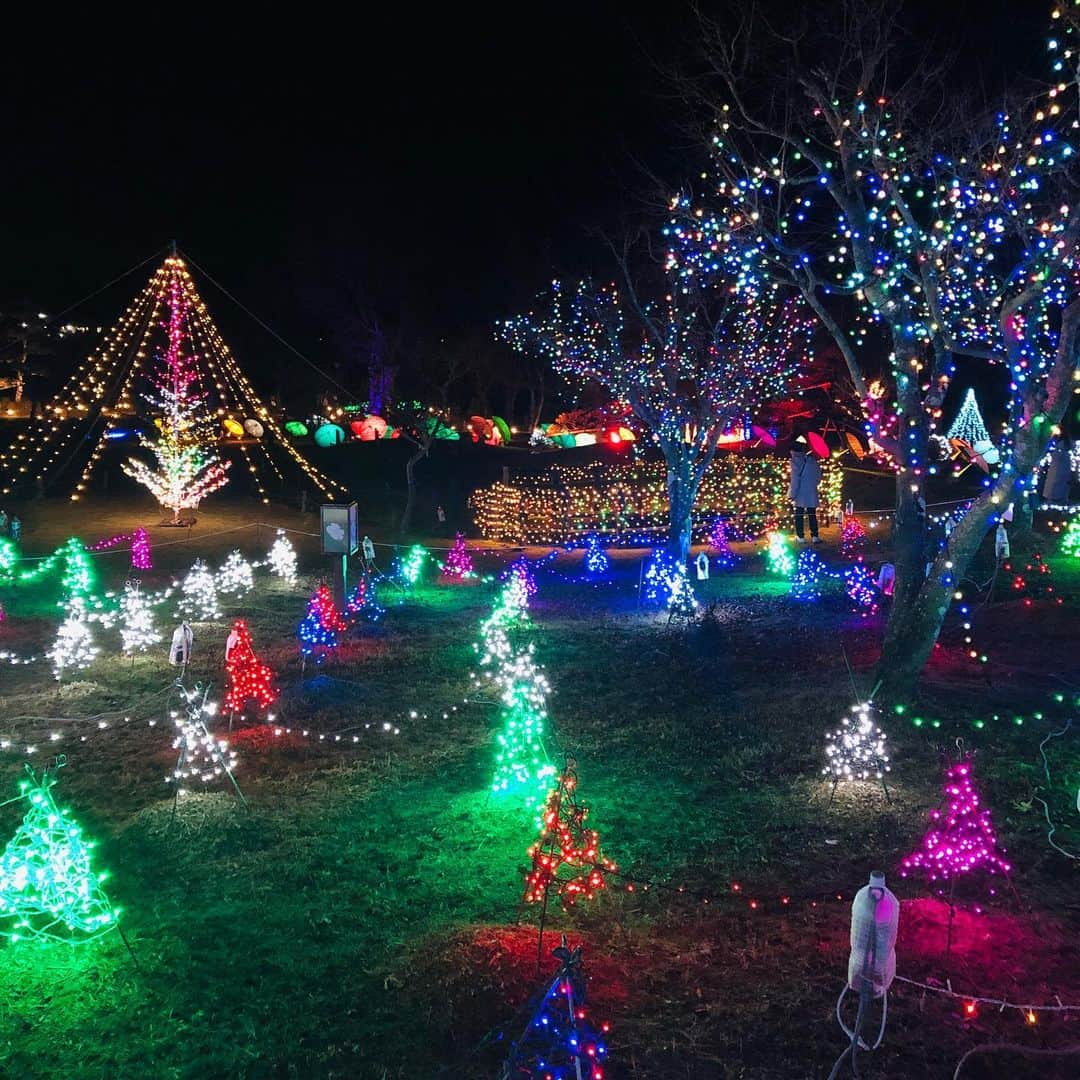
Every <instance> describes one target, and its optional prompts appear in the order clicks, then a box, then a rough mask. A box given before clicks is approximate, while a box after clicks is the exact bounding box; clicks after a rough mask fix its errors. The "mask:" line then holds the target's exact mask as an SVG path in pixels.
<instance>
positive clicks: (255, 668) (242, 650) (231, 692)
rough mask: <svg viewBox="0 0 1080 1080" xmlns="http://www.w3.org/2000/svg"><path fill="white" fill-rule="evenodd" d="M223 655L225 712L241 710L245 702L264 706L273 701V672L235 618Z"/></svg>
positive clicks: (223, 704)
mask: <svg viewBox="0 0 1080 1080" xmlns="http://www.w3.org/2000/svg"><path fill="white" fill-rule="evenodd" d="M229 642H230V644H229V646H227V655H226V657H225V679H226V683H227V686H226V690H225V696H224V698H222V701H221V707H222V709H223V711H225V712H228V713H234V712H243V710H244V706H245V705H247V703H248V702H249V701H254V702H255V704H256V706H257V707H258V708H260V709H268V708H269V707H270V706H271V705H273V704H274V702H275V701H276V700H277V696H278V691H277V687H275V686H274V685H273V682H274V673H273V671H271V670H270V668H269V666H268V665H266V664H264V663H263V662H262V661H261V660H260V659H259V658H258V657H257V656H256V655H255V648H254V646H253V645H252V643H251V634H250V632H249V631H248V628H247V623H246V622H244V620H243V619H237V620H236V622H234V623H233V628H232V633H231V634H230V635H229Z"/></svg>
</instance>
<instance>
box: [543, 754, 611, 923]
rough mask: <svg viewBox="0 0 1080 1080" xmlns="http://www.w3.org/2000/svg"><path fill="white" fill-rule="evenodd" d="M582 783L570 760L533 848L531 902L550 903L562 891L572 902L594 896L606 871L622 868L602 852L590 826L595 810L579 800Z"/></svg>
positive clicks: (566, 900)
mask: <svg viewBox="0 0 1080 1080" xmlns="http://www.w3.org/2000/svg"><path fill="white" fill-rule="evenodd" d="M577 782H578V778H577V768H576V765H575V763H574V761H573V760H572V759H570V760H568V761H567V763H566V767H565V768H564V769H563V771H562V773H561V774H560V775H559V781H558V784H557V785H556V786H555V787H554V788H552V790H551V792H550V794H549V795H548V798H547V803H546V804H545V806H544V815H543V820H542V822H541V824H540V836H539V838H538V839H537V841H536V843H535V844H533V846H532V847H531V848H529V858H530V859H531V861H532V866H531V868H530V870H529V873H528V876H527V877H526V879H525V903H527V904H538V903H543V904H546V903H547V902H548V898H549V897H550V896H558V897H559V898H560V899H561V900H562V902H563V905H564V906H566V907H570V906H572V905H573V904H574V903H575V902H576V901H577V900H581V899H585V900H592V899H593V897H595V896H596V894H597V892H599V891H600V890H601V889H602V888H603V887H604V884H605V882H604V875H605V874H608V873H613V872H614V871H616V870H617V869H618V867H616V865H615V863H613V862H612V861H611V860H610V859H609V858H607V857H606V856H605V855H604V854H603V852H601V850H600V834H599V833H598V832H597V831H596V830H595V829H589V828H586V826H585V819H586V817H587V816H588V813H589V811H588V808H587V807H586V806H584V805H583V804H582V803H581V802H579V801H578V797H577Z"/></svg>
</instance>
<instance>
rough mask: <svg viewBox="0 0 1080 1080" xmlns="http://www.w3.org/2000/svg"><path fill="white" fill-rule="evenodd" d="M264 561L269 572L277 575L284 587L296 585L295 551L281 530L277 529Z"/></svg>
mask: <svg viewBox="0 0 1080 1080" xmlns="http://www.w3.org/2000/svg"><path fill="white" fill-rule="evenodd" d="M266 559H267V562H268V563H269V564H270V570H271V572H272V573H274V574H277V576H278V577H279V578H281V579H282V581H284V582H285V584H286V585H289V586H290V587H291V586H293V585H295V584H296V549H295V548H294V547H293V546H292V542H291V541H290V540H289V538H288V537H287V536H286V535H285V531H284V530H283V529H278V531H277V536H276V537H275V538H274V543H273V544H272V545H271V547H270V552H269V554H268V555H267V557H266Z"/></svg>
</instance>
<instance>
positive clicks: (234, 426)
mask: <svg viewBox="0 0 1080 1080" xmlns="http://www.w3.org/2000/svg"><path fill="white" fill-rule="evenodd" d="M222 427H224V428H225V430H226V431H227V432H228V433H229V434H230V435H232V436H233V438H234V439H239V438H242V437H243V434H244V425H243V424H241V423H240V421H239V420H234V419H233V418H232V417H231V416H227V417H226V418H225V419H224V420H223V421H222Z"/></svg>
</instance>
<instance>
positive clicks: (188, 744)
mask: <svg viewBox="0 0 1080 1080" xmlns="http://www.w3.org/2000/svg"><path fill="white" fill-rule="evenodd" d="M176 687H177V690H178V691H179V692H180V694H181V695H182V696H183V701H182V703H181V708H179V709H173V710H172V711H171V713H170V715H171V717H172V721H173V723H174V724H175V725H176V738H175V739H173V749H174V750H178V751H179V752H180V754H179V757H178V758H177V761H176V768H174V769H173V772H172V776H170V777H169V778H168V779H169V780H170V781H171V782H173V783H175V784H177V785H178V788H177V790H178V791H182V790H183V789H182V785H183V783H184V782H185V781H189V780H198V781H200V782H201V783H203V784H209V783H212V782H213V781H214V780H217V779H218V778H220V777H222V776H227V777H228V778H229V780H230V781H231V783H232V785H233V788H234V789H235V790H236V794H237V795H238V796H240V799H241V801H243V799H244V797H243V795H242V794H241V793H240V788H239V786H238V785H237V783H236V779H235V777H234V776H233V771H234V770H235V769H236V763H237V757H236V751H235V750H233V749H232V748H231V747H230V746H229V744H228V742H226V741H225V740H224V739H218V738H215V736H214V735H213V734H212V733H211V731H210V729H209V727H208V726H207V718H208V717H212V716H214V715H216V713H217V703H216V702H213V701H207V700H206V695H207V692H208V688H204V687H202V686H200V685H196V686H195V688H194V689H193V690H187V689H185V687H184V686H183V684H182V683H181V682H180V681H179V680H177V683H176Z"/></svg>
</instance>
